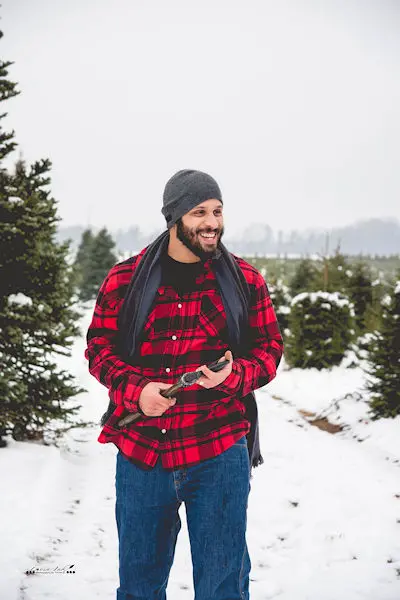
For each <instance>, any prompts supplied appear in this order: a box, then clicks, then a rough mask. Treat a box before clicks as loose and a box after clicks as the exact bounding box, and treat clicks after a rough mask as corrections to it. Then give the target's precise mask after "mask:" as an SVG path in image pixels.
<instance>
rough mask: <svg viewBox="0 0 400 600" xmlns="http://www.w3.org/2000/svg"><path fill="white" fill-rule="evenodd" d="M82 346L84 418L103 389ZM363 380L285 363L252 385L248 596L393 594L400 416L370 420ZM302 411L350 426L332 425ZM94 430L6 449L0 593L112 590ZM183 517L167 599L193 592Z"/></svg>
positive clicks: (57, 596) (354, 373) (399, 584)
mask: <svg viewBox="0 0 400 600" xmlns="http://www.w3.org/2000/svg"><path fill="white" fill-rule="evenodd" d="M89 318H90V311H88V312H87V314H86V315H85V318H84V319H83V324H82V330H83V331H84V332H85V331H86V327H87V325H88V322H89ZM84 348H85V342H84V339H80V340H77V342H76V344H75V347H74V354H73V358H72V359H71V360H70V361H69V368H70V369H71V370H72V371H73V372H74V374H75V375H76V377H77V378H78V379H79V383H80V384H81V385H83V387H85V388H86V389H87V390H88V393H85V394H82V395H81V396H80V397H79V400H80V402H81V403H82V404H83V408H82V411H81V415H80V417H81V418H83V419H85V420H89V421H96V422H97V421H98V420H99V419H100V417H101V415H102V413H103V411H104V409H105V407H106V405H107V404H108V398H107V391H106V390H105V388H103V387H102V386H101V385H100V384H99V383H97V381H95V380H94V379H93V378H92V377H91V376H90V375H89V373H88V371H87V363H86V361H85V359H84V357H83V352H84ZM64 360H65V359H64ZM362 386H363V373H362V371H361V369H360V368H359V367H356V368H352V369H346V368H345V367H344V366H343V365H342V366H341V367H338V368H334V369H332V370H331V371H324V372H318V371H316V370H308V371H301V370H298V369H295V370H292V371H289V370H287V369H286V368H285V365H284V362H282V364H281V366H280V367H279V371H278V375H277V378H276V379H275V380H274V381H273V382H271V384H269V385H268V386H266V388H264V389H263V390H260V391H258V393H257V399H258V406H259V411H260V436H261V447H262V453H263V456H264V460H265V462H264V464H263V465H262V466H261V467H259V468H257V469H255V470H253V478H252V480H251V493H250V498H249V512H248V530H247V539H248V545H249V551H250V555H251V558H252V572H251V584H250V585H251V587H250V596H251V599H252V600H265V599H268V598H279V600H339V599H340V600H399V599H400V460H399V459H400V418H397V419H395V420H393V419H390V420H380V421H377V422H371V421H370V420H369V419H368V413H367V405H366V403H365V394H364V392H362ZM299 410H304V411H307V412H308V413H315V414H317V415H318V416H326V415H328V418H329V420H330V421H331V422H332V423H336V424H341V425H343V426H344V428H343V430H342V431H341V432H339V433H336V434H334V435H333V434H331V433H327V432H326V431H322V430H320V429H319V428H317V427H315V426H314V425H312V424H310V423H309V421H308V420H307V419H310V418H312V417H311V416H308V417H307V416H303V415H302V414H300V413H299V412H298V411H299ZM98 434H99V428H98V427H93V428H87V429H72V430H71V431H70V432H69V433H68V434H66V435H65V438H64V439H63V443H62V444H61V445H60V447H59V448H56V447H46V446H43V445H39V444H36V443H21V442H15V441H13V440H11V441H10V442H9V446H8V447H7V448H5V449H0V481H1V482H2V489H3V493H2V494H1V496H0V511H1V515H2V526H1V532H2V536H1V557H2V566H1V570H0V598H1V600H3V599H4V600H41V599H42V598H43V599H45V598H49V599H51V600H72V599H73V600H88V599H89V598H90V599H96V598H97V599H101V600H114V599H115V589H116V587H117V586H118V559H117V557H118V551H117V531H116V525H115V517H114V501H115V488H114V483H115V455H116V452H117V450H116V448H115V446H113V445H111V444H107V445H102V444H99V443H98V442H97V436H98ZM180 514H181V518H182V522H183V527H182V530H181V532H180V535H179V538H178V543H177V549H176V556H175V562H174V565H173V568H172V571H171V576H170V581H169V585H168V590H167V592H168V597H169V599H170V600H189V599H192V598H193V584H192V570H191V559H190V548H189V539H188V535H187V530H186V523H185V514H184V506H182V507H181V509H180ZM72 565H73V566H72ZM39 568H40V569H41V570H42V572H40V573H36V574H35V575H26V574H25V571H27V570H29V569H36V570H38V569H39ZM55 570H56V571H58V572H54V571H55ZM67 570H70V571H73V572H72V573H67V572H60V571H67Z"/></svg>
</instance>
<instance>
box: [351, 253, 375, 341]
mask: <svg viewBox="0 0 400 600" xmlns="http://www.w3.org/2000/svg"><path fill="white" fill-rule="evenodd" d="M347 293H348V296H349V298H350V300H351V302H352V303H353V305H354V312H355V320H356V329H357V334H358V335H362V334H363V333H365V332H366V331H367V317H368V313H367V309H368V307H370V306H371V304H372V275H371V270H370V268H369V267H368V265H367V264H366V263H364V262H362V261H359V262H357V263H356V264H355V265H353V266H352V268H351V271H350V273H349V277H348V281H347Z"/></svg>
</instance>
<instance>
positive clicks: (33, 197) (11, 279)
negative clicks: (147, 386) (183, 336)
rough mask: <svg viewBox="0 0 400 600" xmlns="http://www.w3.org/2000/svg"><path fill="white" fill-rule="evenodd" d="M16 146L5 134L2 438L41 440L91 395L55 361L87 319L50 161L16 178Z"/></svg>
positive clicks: (19, 170) (0, 201) (0, 135)
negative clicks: (59, 239) (78, 400)
mask: <svg viewBox="0 0 400 600" xmlns="http://www.w3.org/2000/svg"><path fill="white" fill-rule="evenodd" d="M10 64H11V63H4V62H3V63H0V94H1V96H0V99H1V101H4V100H7V99H8V98H10V97H11V96H12V95H15V94H14V93H13V92H14V87H13V86H15V84H12V83H10V82H9V81H8V80H7V75H8V72H7V69H8V67H9V65H10ZM3 117H4V113H3V115H1V117H0V118H3ZM15 145H16V144H15V142H14V141H13V134H7V133H5V132H4V131H3V129H2V128H1V131H0V157H1V164H0V271H1V292H0V357H1V363H2V364H1V369H0V401H1V405H2V410H1V413H0V433H1V434H2V435H5V434H10V433H11V434H12V435H13V437H14V438H15V439H18V440H26V439H42V438H43V435H44V434H45V433H46V431H48V430H49V429H50V427H49V426H50V423H51V422H52V421H53V419H57V420H59V422H62V423H63V424H65V423H67V424H70V423H71V422H72V416H73V415H74V414H75V413H76V412H77V411H78V409H79V407H77V406H67V404H68V403H67V401H68V400H69V399H70V398H72V397H73V396H74V395H76V394H78V393H80V392H81V391H84V390H82V389H81V388H78V387H77V386H76V385H75V383H74V380H73V377H72V376H71V375H70V374H69V373H67V372H66V371H64V370H62V369H59V368H58V366H57V364H56V361H55V355H56V354H60V355H63V356H69V355H70V350H69V347H70V346H71V344H72V342H73V338H74V336H76V335H77V334H78V333H79V330H78V328H77V326H76V322H77V319H78V318H79V316H80V315H79V313H78V312H77V311H76V310H74V308H73V299H72V294H73V289H72V284H71V278H70V275H71V273H70V268H69V267H68V265H67V262H66V260H65V258H66V254H67V252H68V243H64V244H61V245H58V244H57V243H56V242H55V234H56V223H57V221H59V220H60V219H59V218H58V217H57V209H56V202H55V200H54V199H53V198H51V197H50V193H49V191H48V189H47V186H48V184H49V183H50V179H49V177H48V173H49V170H50V161H48V160H42V161H39V162H36V163H34V164H33V165H32V166H31V167H30V168H29V169H27V168H26V166H25V164H24V163H23V162H22V161H19V162H18V163H17V165H16V168H15V171H14V172H12V171H9V170H8V169H7V168H6V167H5V164H4V158H5V157H6V156H8V154H9V153H10V152H11V151H12V150H13V149H14V147H15ZM52 425H53V423H52ZM53 433H54V432H53Z"/></svg>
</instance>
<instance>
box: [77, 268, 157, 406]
mask: <svg viewBox="0 0 400 600" xmlns="http://www.w3.org/2000/svg"><path fill="white" fill-rule="evenodd" d="M121 277H122V275H121V273H120V272H119V265H115V266H114V267H113V268H112V269H111V270H110V272H109V273H108V275H107V277H106V278H105V280H104V281H103V283H102V285H101V287H100V290H99V293H98V296H97V299H96V304H95V308H94V313H93V317H92V321H91V323H90V325H89V329H88V331H87V335H86V340H87V348H86V350H85V358H86V359H87V360H88V361H89V372H90V373H91V375H93V377H95V378H96V379H97V380H98V381H99V382H100V383H102V384H103V385H104V386H106V387H107V388H108V390H109V393H108V395H109V397H110V400H112V402H114V404H116V405H123V406H124V407H125V408H126V409H127V410H128V411H131V412H137V411H138V401H139V396H140V393H141V391H142V389H143V388H144V386H145V385H146V384H147V383H149V379H147V378H146V377H143V376H142V375H141V374H140V371H139V369H138V368H136V367H134V366H132V365H129V364H127V363H126V362H124V361H123V360H122V358H121V357H120V356H119V355H118V352H117V348H116V345H115V344H116V338H117V330H118V323H117V319H118V311H119V309H120V307H121V305H122V302H123V298H121V297H120V294H119V288H120V286H121Z"/></svg>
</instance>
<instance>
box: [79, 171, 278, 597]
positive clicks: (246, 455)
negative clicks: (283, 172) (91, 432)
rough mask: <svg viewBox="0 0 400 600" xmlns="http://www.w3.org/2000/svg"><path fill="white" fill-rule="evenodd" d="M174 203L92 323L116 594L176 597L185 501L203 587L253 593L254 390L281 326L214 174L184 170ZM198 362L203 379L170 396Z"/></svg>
mask: <svg viewBox="0 0 400 600" xmlns="http://www.w3.org/2000/svg"><path fill="white" fill-rule="evenodd" d="M162 213H163V215H164V216H165V219H166V222H167V230H166V231H165V232H164V233H162V234H161V235H160V236H159V237H158V238H157V239H156V240H155V241H154V242H153V243H152V244H150V245H149V246H148V247H147V248H144V249H143V250H142V251H141V252H140V253H139V254H138V255H136V256H133V257H131V258H129V259H128V260H125V261H123V262H120V263H118V264H116V265H115V266H114V267H113V268H112V269H111V270H110V272H109V273H108V275H107V277H106V278H105V280H104V282H103V284H102V286H101V288H100V291H99V294H98V297H97V301H96V306H95V310H94V314H93V318H92V322H91V324H90V326H89V329H88V333H87V349H86V351H85V356H86V358H87V359H88V361H89V370H90V373H91V374H92V375H93V376H94V377H96V378H97V379H98V380H99V381H100V382H101V383H102V384H103V385H105V386H106V387H107V388H108V390H109V398H110V404H109V407H108V410H107V412H106V413H105V415H104V416H103V420H102V424H103V429H102V431H101V433H100V435H99V438H98V441H99V442H100V443H108V442H112V443H114V444H115V445H116V446H117V449H118V453H117V456H116V477H115V486H116V505H115V515H116V523H117V529H118V539H119V577H120V585H119V587H118V589H117V600H150V599H151V600H165V599H166V588H167V583H168V577H169V573H170V569H171V566H172V564H173V559H174V551H175V545H176V540H177V536H178V533H179V530H180V528H181V520H180V517H179V508H180V506H181V504H182V503H184V504H185V509H186V517H187V524H188V531H189V539H190V547H191V557H192V564H193V583H194V588H195V597H196V600H248V599H249V573H250V568H251V561H250V557H249V552H248V548H247V543H246V524H247V505H248V495H249V492H250V489H251V486H250V479H251V469H252V467H255V466H257V465H259V464H261V463H262V462H263V459H262V457H261V454H260V448H259V435H258V418H257V405H256V402H255V397H254V393H253V392H254V390H255V389H257V388H260V387H262V386H264V385H266V384H267V383H269V382H270V381H271V380H272V379H274V377H275V376H276V369H277V367H278V365H279V362H280V360H281V356H282V353H283V342H282V336H281V333H280V330H279V326H278V323H277V319H276V315H275V311H274V308H273V305H272V302H271V298H270V295H269V292H268V288H267V285H266V283H265V281H264V278H263V276H262V275H261V274H260V273H259V272H258V271H257V270H256V269H255V268H254V267H253V266H252V265H250V264H249V263H247V262H246V261H244V260H243V259H241V258H239V257H237V256H235V255H233V254H231V253H230V252H229V251H228V250H227V249H226V248H225V246H224V245H223V244H222V242H221V238H222V235H223V231H224V218H223V200H222V194H221V190H220V188H219V186H218V184H217V182H216V181H215V179H213V178H212V177H211V176H210V175H208V174H206V173H203V172H201V171H194V170H187V169H185V170H182V171H179V172H178V173H176V174H175V175H174V176H173V177H171V179H170V180H169V181H168V182H167V184H166V186H165V190H164V196H163V207H162ZM217 360H225V361H226V363H227V364H226V365H225V367H224V368H222V369H221V370H219V371H218V372H214V371H213V370H211V369H209V368H208V367H207V365H209V364H210V363H212V362H214V361H217ZM187 371H201V376H200V379H198V381H197V382H196V383H195V384H193V385H191V386H189V387H185V388H182V391H179V393H177V394H176V397H174V398H166V397H164V396H163V395H162V392H165V390H167V389H168V388H170V387H171V385H172V384H174V383H175V382H176V381H177V380H179V378H180V377H181V376H182V375H183V374H184V373H186V372H187ZM137 412H139V413H140V415H137V416H139V417H140V418H139V419H136V420H135V421H134V422H133V423H130V424H128V425H126V426H124V427H122V426H120V425H119V423H120V421H121V419H122V418H123V417H124V416H126V415H127V414H128V415H129V413H137Z"/></svg>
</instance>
